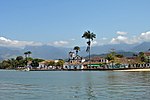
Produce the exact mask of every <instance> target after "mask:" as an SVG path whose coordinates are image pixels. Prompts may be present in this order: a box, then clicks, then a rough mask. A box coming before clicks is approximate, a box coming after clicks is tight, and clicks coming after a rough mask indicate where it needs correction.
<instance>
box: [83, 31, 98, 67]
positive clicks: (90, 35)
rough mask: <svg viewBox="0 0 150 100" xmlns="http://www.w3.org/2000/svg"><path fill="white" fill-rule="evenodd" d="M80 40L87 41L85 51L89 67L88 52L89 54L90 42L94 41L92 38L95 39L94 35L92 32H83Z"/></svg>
mask: <svg viewBox="0 0 150 100" xmlns="http://www.w3.org/2000/svg"><path fill="white" fill-rule="evenodd" d="M82 38H85V39H87V40H88V42H87V45H88V46H87V49H86V52H89V63H90V65H91V61H90V52H91V41H93V40H94V38H96V34H94V33H93V32H90V31H85V32H84V34H83V36H82Z"/></svg>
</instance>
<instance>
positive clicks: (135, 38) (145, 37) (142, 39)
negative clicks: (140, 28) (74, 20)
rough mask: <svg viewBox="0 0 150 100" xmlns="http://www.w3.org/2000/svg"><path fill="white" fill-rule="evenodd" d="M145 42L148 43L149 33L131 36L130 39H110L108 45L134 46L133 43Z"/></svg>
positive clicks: (120, 37)
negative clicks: (124, 44)
mask: <svg viewBox="0 0 150 100" xmlns="http://www.w3.org/2000/svg"><path fill="white" fill-rule="evenodd" d="M145 41H150V31H148V32H145V33H141V34H140V35H139V36H133V37H131V38H129V37H125V36H122V35H119V36H117V37H116V38H112V40H111V41H110V43H112V44H119V43H126V44H135V43H141V42H145Z"/></svg>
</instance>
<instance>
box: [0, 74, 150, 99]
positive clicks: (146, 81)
mask: <svg viewBox="0 0 150 100" xmlns="http://www.w3.org/2000/svg"><path fill="white" fill-rule="evenodd" d="M12 73H13V74H12ZM15 74H16V73H15V72H11V78H10V77H9V76H8V72H6V73H4V72H3V74H1V73H0V100H35V99H36V100H141V99H143V100H150V96H149V95H150V78H149V77H150V72H99V71H97V72H93V71H91V72H38V73H37V72H30V73H27V74H26V73H21V72H19V73H17V74H16V75H15ZM18 74H23V75H24V76H23V77H21V76H19V75H18ZM12 75H13V76H12Z"/></svg>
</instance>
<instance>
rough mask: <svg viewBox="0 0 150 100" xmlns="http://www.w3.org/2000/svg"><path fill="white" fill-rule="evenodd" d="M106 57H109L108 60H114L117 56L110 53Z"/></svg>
mask: <svg viewBox="0 0 150 100" xmlns="http://www.w3.org/2000/svg"><path fill="white" fill-rule="evenodd" d="M106 59H107V60H108V61H112V60H114V59H115V58H114V56H113V55H112V54H108V55H107V56H106Z"/></svg>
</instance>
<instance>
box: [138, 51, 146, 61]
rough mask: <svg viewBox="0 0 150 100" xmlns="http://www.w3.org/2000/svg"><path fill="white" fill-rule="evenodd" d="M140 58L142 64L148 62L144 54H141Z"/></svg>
mask: <svg viewBox="0 0 150 100" xmlns="http://www.w3.org/2000/svg"><path fill="white" fill-rule="evenodd" d="M139 57H140V59H141V62H146V56H145V54H144V52H139Z"/></svg>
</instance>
